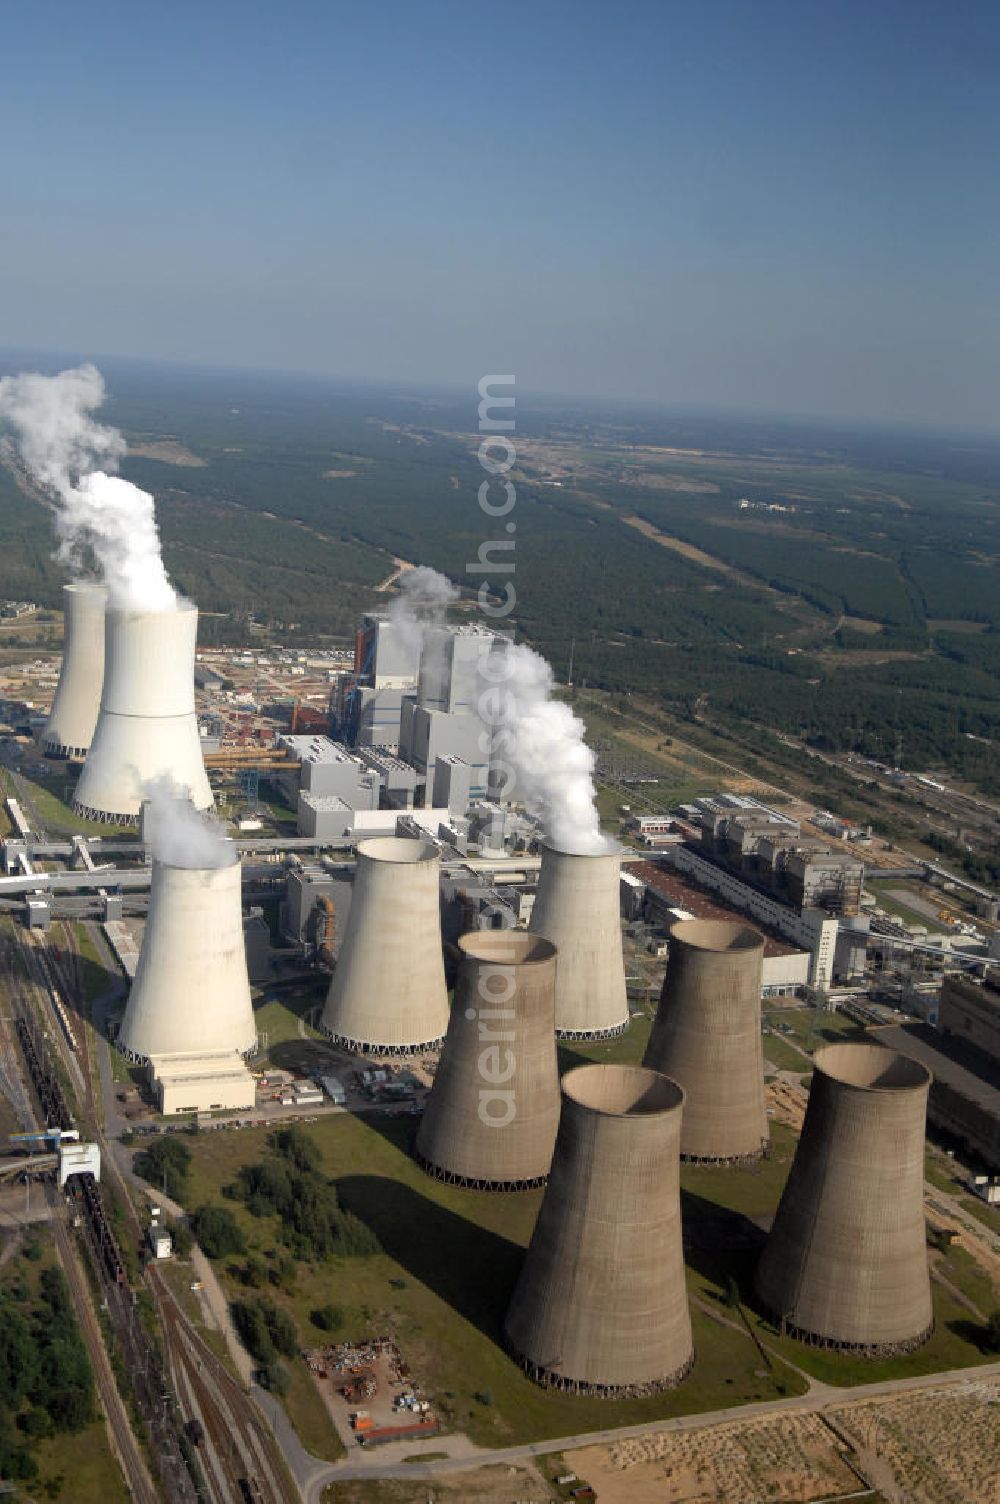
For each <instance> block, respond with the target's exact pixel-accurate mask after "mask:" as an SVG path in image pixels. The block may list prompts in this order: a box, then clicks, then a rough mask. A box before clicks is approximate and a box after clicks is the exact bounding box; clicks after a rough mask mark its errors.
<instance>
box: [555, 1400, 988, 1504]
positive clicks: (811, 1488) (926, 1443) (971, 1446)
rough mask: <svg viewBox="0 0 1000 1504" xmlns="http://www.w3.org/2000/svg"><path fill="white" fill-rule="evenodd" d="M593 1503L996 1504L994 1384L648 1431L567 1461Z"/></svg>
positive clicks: (572, 1455)
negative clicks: (864, 1502) (863, 1503)
mask: <svg viewBox="0 0 1000 1504" xmlns="http://www.w3.org/2000/svg"><path fill="white" fill-rule="evenodd" d="M566 1465H567V1467H569V1468H571V1469H572V1470H573V1471H574V1472H575V1473H577V1474H578V1475H579V1477H580V1478H581V1479H586V1481H587V1482H588V1483H590V1484H591V1485H592V1487H593V1488H594V1489H595V1490H596V1493H597V1496H598V1498H599V1499H600V1501H601V1504H778V1501H782V1504H785V1501H787V1504H811V1501H814V1500H820V1499H823V1500H830V1499H836V1498H839V1497H844V1496H851V1495H853V1494H856V1493H858V1491H859V1490H862V1489H864V1488H865V1487H866V1486H868V1487H874V1488H877V1489H878V1490H879V1491H880V1492H881V1493H882V1495H883V1496H884V1497H885V1499H886V1500H888V1504H1000V1382H998V1381H996V1380H984V1381H982V1382H980V1381H977V1380H970V1381H969V1382H968V1383H964V1384H960V1385H955V1386H951V1387H949V1388H947V1389H928V1390H924V1391H920V1392H917V1393H913V1392H911V1393H907V1394H901V1395H899V1396H898V1397H887V1398H885V1399H879V1400H872V1401H868V1402H867V1403H865V1402H860V1401H859V1402H858V1403H857V1404H851V1403H849V1402H845V1403H844V1404H843V1405H838V1406H836V1407H831V1408H829V1409H827V1410H824V1411H823V1412H822V1413H820V1412H812V1413H809V1412H806V1413H803V1414H798V1415H783V1416H775V1417H762V1418H760V1419H756V1420H748V1421H735V1422H732V1423H731V1424H728V1425H723V1426H716V1427H711V1426H708V1427H706V1428H705V1429H704V1430H702V1431H686V1432H685V1431H672V1432H665V1431H660V1432H654V1433H652V1434H651V1435H648V1436H642V1437H636V1438H630V1439H626V1440H623V1441H621V1442H617V1443H613V1444H611V1445H608V1446H593V1447H582V1448H580V1449H579V1450H578V1451H575V1452H569V1453H567V1454H566Z"/></svg>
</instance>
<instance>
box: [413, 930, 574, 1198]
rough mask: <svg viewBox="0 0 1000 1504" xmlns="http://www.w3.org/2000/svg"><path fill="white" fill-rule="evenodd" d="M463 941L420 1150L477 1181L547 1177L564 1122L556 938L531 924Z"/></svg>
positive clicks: (421, 1155)
mask: <svg viewBox="0 0 1000 1504" xmlns="http://www.w3.org/2000/svg"><path fill="white" fill-rule="evenodd" d="M458 948H459V950H460V952H461V958H462V959H461V964H460V966H459V972H458V980H457V982H456V986H455V1000H454V1004H453V1006H452V1010H451V1016H450V1018H449V1021H448V1033H447V1035H446V1037H445V1042H444V1048H443V1049H442V1051H441V1059H440V1061H439V1062H438V1068H437V1072H436V1074H435V1077H434V1085H433V1088H432V1090H431V1094H430V1097H429V1098H428V1101H427V1104H426V1107H425V1109H424V1115H423V1118H422V1120H421V1123H420V1128H419V1130H418V1132H417V1142H416V1156H417V1159H418V1161H419V1162H420V1164H421V1165H422V1166H423V1167H424V1169H425V1170H427V1172H428V1173H429V1174H431V1175H434V1176H436V1177H437V1178H438V1179H439V1180H445V1181H448V1182H449V1184H452V1185H462V1186H469V1187H471V1188H472V1189H474V1190H490V1191H510V1190H524V1189H527V1188H528V1187H531V1186H536V1185H541V1184H542V1183H543V1181H544V1180H545V1178H546V1176H547V1175H548V1173H549V1165H550V1164H551V1161H552V1151H553V1148H554V1146H555V1139H556V1129H557V1127H558V1125H559V1066H558V1062H557V1058H556V1040H555V1031H554V1019H555V980H556V951H555V946H554V945H551V944H550V943H549V941H548V940H543V939H541V938H540V937H539V936H537V935H529V934H526V933H525V932H524V931H523V930H518V931H514V930H483V931H480V932H478V933H475V934H469V935H463V936H462V938H461V939H460V940H459V942H458Z"/></svg>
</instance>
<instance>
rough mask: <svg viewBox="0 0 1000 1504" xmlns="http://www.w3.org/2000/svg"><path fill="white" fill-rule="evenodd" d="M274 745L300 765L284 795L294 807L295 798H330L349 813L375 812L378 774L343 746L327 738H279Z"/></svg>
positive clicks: (378, 784)
mask: <svg viewBox="0 0 1000 1504" xmlns="http://www.w3.org/2000/svg"><path fill="white" fill-rule="evenodd" d="M277 745H278V746H279V747H281V748H283V749H284V750H285V751H286V752H287V753H288V754H289V756H290V757H294V758H295V759H296V760H297V761H298V762H299V763H300V765H301V766H300V770H299V775H298V778H297V780H295V779H294V775H292V776H293V781H292V782H291V786H290V787H289V786H288V785H287V784H286V789H285V792H286V793H287V794H288V796H289V798H290V800H291V802H292V803H293V804H294V802H295V797H296V794H297V793H298V792H299V791H300V790H301V791H302V792H303V793H309V794H314V795H317V796H318V797H324V796H325V797H329V796H331V795H337V796H338V797H339V798H341V799H343V801H344V803H345V804H347V805H348V806H349V808H351V809H378V806H379V793H380V781H379V777H378V774H377V773H374V772H373V771H372V769H371V768H370V767H366V765H365V764H364V763H363V762H362V761H361V758H360V757H357V756H355V754H354V753H353V752H351V751H350V750H349V749H348V748H347V747H345V746H344V745H343V743H342V742H335V741H333V740H332V739H331V738H330V737H329V736H279V737H278V739H277Z"/></svg>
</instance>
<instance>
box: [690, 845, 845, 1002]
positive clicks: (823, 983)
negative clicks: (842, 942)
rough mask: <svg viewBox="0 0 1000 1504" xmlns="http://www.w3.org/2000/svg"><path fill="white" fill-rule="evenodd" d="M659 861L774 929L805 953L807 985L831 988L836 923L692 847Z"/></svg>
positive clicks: (825, 913)
mask: <svg viewBox="0 0 1000 1504" xmlns="http://www.w3.org/2000/svg"><path fill="white" fill-rule="evenodd" d="M661 860H662V862H663V863H664V865H665V866H666V867H673V868H674V869H675V870H676V871H677V872H679V873H680V874H681V875H682V876H684V877H690V878H692V879H693V880H694V881H695V882H696V883H697V884H698V885H699V887H702V888H708V889H709V890H710V891H712V892H714V893H718V894H719V896H720V897H721V899H722V901H723V902H724V903H726V904H728V905H729V906H730V907H731V908H733V909H736V910H738V911H739V912H741V913H743V914H745V915H746V916H747V918H748V919H751V920H757V921H759V922H760V923H761V924H762V925H764V927H765V928H766V929H770V930H775V931H777V933H778V934H779V935H781V936H782V938H783V939H785V940H788V941H789V942H790V943H791V944H792V945H793V946H798V947H800V948H801V949H802V950H805V951H807V952H808V954H809V975H808V982H809V985H810V986H811V987H823V988H829V987H830V986H831V985H832V984H833V978H834V970H833V968H834V961H835V958H836V949H837V935H838V932H839V928H840V925H839V920H838V919H837V918H836V917H835V916H834V915H831V914H828V913H827V912H826V910H825V909H802V910H799V909H796V908H794V907H793V906H792V905H791V904H788V903H784V902H782V900H781V899H780V898H778V897H776V896H774V895H772V894H770V893H767V892H764V891H763V890H762V889H760V888H758V887H756V886H754V885H753V884H752V883H749V882H746V881H744V879H743V878H742V877H739V876H737V874H736V873H735V872H733V871H731V870H730V869H729V868H728V867H726V866H724V865H720V864H719V863H718V862H715V861H710V860H709V859H708V858H707V857H706V856H704V855H703V854H702V853H701V852H700V851H699V850H698V849H697V848H696V847H695V846H694V845H693V844H692V843H691V842H682V844H681V845H679V846H671V847H670V848H669V849H668V850H667V851H666V852H664V854H663V856H662V858H661Z"/></svg>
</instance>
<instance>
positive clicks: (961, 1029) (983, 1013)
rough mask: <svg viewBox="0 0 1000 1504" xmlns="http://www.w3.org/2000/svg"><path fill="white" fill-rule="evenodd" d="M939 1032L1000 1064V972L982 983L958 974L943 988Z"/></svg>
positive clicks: (946, 981)
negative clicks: (961, 1041)
mask: <svg viewBox="0 0 1000 1504" xmlns="http://www.w3.org/2000/svg"><path fill="white" fill-rule="evenodd" d="M938 1028H939V1029H940V1030H941V1033H942V1034H946V1035H950V1036H951V1037H952V1038H954V1039H960V1040H963V1041H964V1042H965V1043H966V1044H969V1045H972V1047H973V1048H974V1049H976V1050H978V1051H980V1053H981V1054H983V1055H984V1056H986V1058H987V1059H988V1060H990V1061H992V1062H993V1064H994V1065H997V1064H1000V971H993V972H987V973H986V975H985V977H983V978H982V980H978V981H977V980H976V979H975V978H973V977H969V976H963V975H961V974H958V973H956V974H955V975H953V976H947V977H945V978H944V981H943V982H942V984H941V999H940V1002H939V1003H938Z"/></svg>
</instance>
